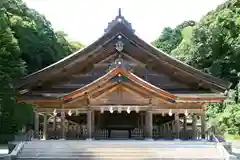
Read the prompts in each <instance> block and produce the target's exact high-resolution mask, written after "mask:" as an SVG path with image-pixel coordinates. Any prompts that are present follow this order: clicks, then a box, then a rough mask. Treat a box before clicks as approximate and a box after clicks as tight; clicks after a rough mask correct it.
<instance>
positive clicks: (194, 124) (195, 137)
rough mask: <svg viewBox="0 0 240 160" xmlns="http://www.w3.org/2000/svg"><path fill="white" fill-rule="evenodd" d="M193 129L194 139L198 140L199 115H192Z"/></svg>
mask: <svg viewBox="0 0 240 160" xmlns="http://www.w3.org/2000/svg"><path fill="white" fill-rule="evenodd" d="M192 129H193V139H194V140H196V139H197V115H196V114H193V115H192Z"/></svg>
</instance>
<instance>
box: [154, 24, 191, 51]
mask: <svg viewBox="0 0 240 160" xmlns="http://www.w3.org/2000/svg"><path fill="white" fill-rule="evenodd" d="M194 25H195V22H194V21H192V20H191V21H184V22H183V23H181V24H180V25H178V26H176V27H175V28H174V29H172V28H170V27H165V28H163V31H162V33H161V35H160V36H159V38H158V39H156V40H155V41H154V42H152V44H153V45H154V46H155V47H157V48H159V49H161V50H163V51H164V52H166V53H171V51H172V50H174V49H175V48H177V46H178V45H179V44H180V43H181V41H182V39H183V35H182V31H183V30H184V28H186V27H188V26H190V27H191V26H194Z"/></svg>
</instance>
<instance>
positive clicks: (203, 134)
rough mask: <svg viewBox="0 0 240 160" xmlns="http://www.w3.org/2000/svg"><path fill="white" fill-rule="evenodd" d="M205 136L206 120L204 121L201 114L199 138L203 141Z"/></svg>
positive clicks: (203, 116) (203, 115)
mask: <svg viewBox="0 0 240 160" xmlns="http://www.w3.org/2000/svg"><path fill="white" fill-rule="evenodd" d="M205 134H206V119H205V113H202V114H201V138H202V139H205Z"/></svg>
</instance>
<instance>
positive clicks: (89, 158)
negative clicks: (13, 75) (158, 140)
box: [17, 156, 224, 160]
mask: <svg viewBox="0 0 240 160" xmlns="http://www.w3.org/2000/svg"><path fill="white" fill-rule="evenodd" d="M17 159H18V160H36V158H35V157H20V158H17ZM37 159H38V160H79V159H84V160H101V159H102V160H106V159H109V160H113V159H114V160H123V159H124V160H224V159H223V158H178V157H175V158H172V157H166V158H165V157H127V156H122V157H116V156H109V157H92V156H86V157H59V158H54V157H38V158H37Z"/></svg>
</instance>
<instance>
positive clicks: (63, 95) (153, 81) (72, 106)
mask: <svg viewBox="0 0 240 160" xmlns="http://www.w3.org/2000/svg"><path fill="white" fill-rule="evenodd" d="M229 86H230V83H229V82H225V81H223V80H221V79H218V78H216V77H213V76H211V75H208V74H206V73H203V72H201V71H199V70H197V69H194V68H192V67H191V66H188V65H186V64H184V63H182V62H180V61H178V60H176V59H174V58H173V57H171V56H169V55H168V54H166V53H164V52H162V51H161V50H158V49H156V48H155V47H153V46H151V45H150V44H148V43H146V42H145V41H143V40H142V39H141V38H139V37H138V36H137V35H136V34H135V32H134V30H133V29H132V27H131V24H130V23H129V22H127V21H126V20H125V18H124V17H123V16H122V15H121V13H120V12H119V15H118V16H117V17H116V18H115V19H114V20H113V21H112V22H110V23H109V24H108V27H107V29H105V32H104V34H103V35H102V36H101V37H100V38H99V39H98V40H96V41H95V42H94V43H92V44H91V45H89V46H87V47H85V48H83V49H82V50H79V51H77V52H75V53H73V54H71V55H70V56H68V57H66V58H64V59H62V60H60V61H58V62H56V63H55V64H52V65H50V66H48V67H46V68H44V69H42V70H40V71H38V72H36V73H33V74H30V75H28V76H27V77H25V78H24V79H22V81H21V82H20V83H19V84H18V86H17V88H18V89H19V91H20V93H21V97H19V98H18V101H24V102H29V103H32V104H34V105H35V112H36V117H35V129H36V132H39V128H43V129H42V130H43V137H44V138H47V135H48V137H54V135H55V136H56V135H57V134H58V137H59V138H66V137H68V134H69V135H70V134H74V136H73V137H75V138H77V137H81V135H84V134H85V138H96V137H101V135H102V136H103V137H105V138H111V131H112V132H113V130H121V131H122V132H123V131H124V130H128V131H129V138H133V137H134V134H136V137H138V138H139V137H142V138H153V137H159V138H164V135H169V133H168V131H170V130H171V133H174V134H175V136H176V137H175V138H179V136H180V133H181V132H182V131H183V132H187V130H188V129H187V128H188V127H187V120H186V119H187V117H189V116H190V117H192V118H190V119H192V122H191V126H192V132H191V133H192V137H191V138H196V134H197V133H196V132H197V126H196V122H197V119H198V117H201V118H202V121H201V122H202V125H201V134H202V137H204V134H205V128H206V125H205V118H204V117H205V106H206V104H209V103H218V102H222V101H223V100H224V99H225V95H224V93H225V92H226V91H227V89H228V88H229ZM39 115H42V116H43V117H44V118H43V119H44V120H43V123H42V124H43V125H42V127H39V124H40V123H39ZM107 117H108V118H107ZM116 117H117V118H116ZM79 119H81V120H79ZM103 119H104V120H103ZM124 119H125V120H124ZM121 121H122V122H121ZM115 122H116V123H115ZM81 125H82V126H85V129H82V128H83V127H82V128H81V127H80V126H81ZM66 126H67V127H66ZM190 128H191V127H190ZM48 130H50V131H48ZM160 130H161V131H160ZM51 131H52V132H51ZM71 131H72V132H71ZM50 132H51V133H50ZM57 132H59V133H57ZM160 132H161V133H160ZM50 134H51V136H50ZM161 134H162V135H161Z"/></svg>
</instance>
